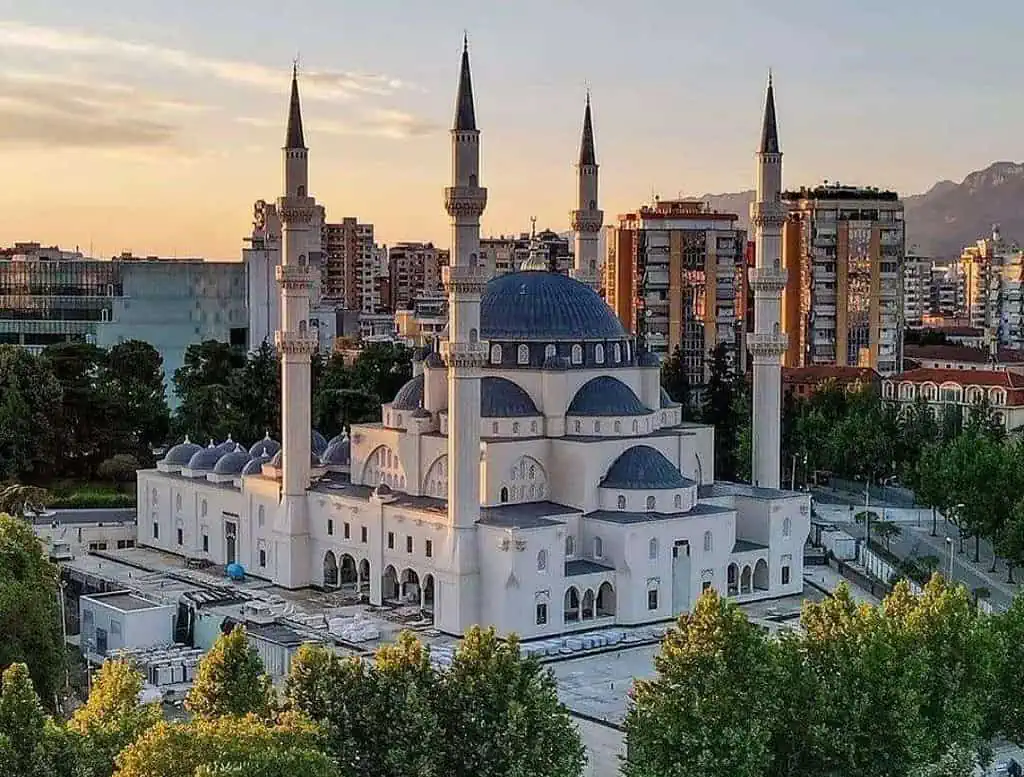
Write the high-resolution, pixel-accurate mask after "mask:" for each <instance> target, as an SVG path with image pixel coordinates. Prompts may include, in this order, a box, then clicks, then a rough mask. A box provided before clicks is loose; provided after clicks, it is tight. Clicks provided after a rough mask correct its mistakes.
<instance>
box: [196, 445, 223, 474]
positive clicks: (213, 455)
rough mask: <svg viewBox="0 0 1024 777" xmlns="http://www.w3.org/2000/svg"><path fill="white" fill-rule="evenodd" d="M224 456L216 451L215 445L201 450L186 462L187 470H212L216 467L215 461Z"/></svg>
mask: <svg viewBox="0 0 1024 777" xmlns="http://www.w3.org/2000/svg"><path fill="white" fill-rule="evenodd" d="M223 455H224V454H223V453H222V452H221V451H220V450H218V449H217V447H216V446H215V445H210V446H209V447H208V448H202V449H200V450H198V451H196V452H195V453H193V454H192V458H191V459H189V460H188V465H187V466H188V468H189V469H194V470H196V471H200V470H204V469H213V468H214V467H215V466H216V465H217V461H218V460H219V459H220V457H221V456H223Z"/></svg>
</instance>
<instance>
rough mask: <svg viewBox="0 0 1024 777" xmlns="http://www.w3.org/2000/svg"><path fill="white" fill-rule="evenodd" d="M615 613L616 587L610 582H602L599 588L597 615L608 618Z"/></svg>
mask: <svg viewBox="0 0 1024 777" xmlns="http://www.w3.org/2000/svg"><path fill="white" fill-rule="evenodd" d="M614 614H615V589H614V588H612V584H611V583H609V582H607V581H606V582H604V583H601V587H600V588H598V589H597V617H598V618H607V617H609V616H612V615H614Z"/></svg>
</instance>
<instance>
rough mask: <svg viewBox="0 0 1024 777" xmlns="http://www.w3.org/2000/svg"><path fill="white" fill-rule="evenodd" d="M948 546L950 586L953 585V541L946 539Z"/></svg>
mask: <svg viewBox="0 0 1024 777" xmlns="http://www.w3.org/2000/svg"><path fill="white" fill-rule="evenodd" d="M946 545H947V546H948V547H949V585H953V539H952V537H946Z"/></svg>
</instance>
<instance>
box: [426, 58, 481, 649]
mask: <svg viewBox="0 0 1024 777" xmlns="http://www.w3.org/2000/svg"><path fill="white" fill-rule="evenodd" d="M451 136H452V185H451V186H449V187H447V188H446V189H445V190H444V206H445V209H446V210H447V211H448V215H449V216H451V219H452V246H451V260H450V264H449V266H448V267H446V268H445V272H444V283H445V288H446V289H447V291H448V341H447V343H443V344H442V353H443V354H444V356H445V358H446V360H447V362H448V519H449V521H450V522H451V524H452V526H453V532H452V534H453V548H452V550H453V560H454V564H453V567H454V568H455V569H456V570H457V572H456V574H457V579H456V580H454V581H452V582H453V583H454V585H453V586H452V587H451V588H448V589H447V590H450V591H452V592H453V596H447V591H446V598H445V599H442V603H441V613H440V618H439V622H438V628H440V629H441V630H442V631H445V632H448V633H454V634H461V633H463V632H464V631H465V630H466V629H467V628H469V627H470V626H471V625H473V624H475V623H478V622H479V610H478V602H477V597H478V588H479V585H478V583H477V581H478V577H479V568H478V562H477V553H476V525H475V524H476V522H477V520H478V519H479V517H480V378H481V372H482V368H483V365H484V361H485V359H486V355H487V344H486V343H484V342H482V341H481V340H480V295H481V294H482V293H483V290H484V287H485V285H486V282H487V272H486V268H485V267H484V266H483V265H482V264H481V263H480V261H479V257H480V214H482V213H483V212H484V208H485V207H486V205H487V190H486V189H484V188H482V187H481V186H480V131H479V130H478V129H477V128H476V113H475V111H474V109H473V84H472V80H471V78H470V72H469V44H468V41H467V40H465V39H464V40H463V47H462V67H461V70H460V72H459V92H458V96H457V97H456V99H455V124H454V126H453V127H452V131H451ZM453 599H454V601H452V600H453Z"/></svg>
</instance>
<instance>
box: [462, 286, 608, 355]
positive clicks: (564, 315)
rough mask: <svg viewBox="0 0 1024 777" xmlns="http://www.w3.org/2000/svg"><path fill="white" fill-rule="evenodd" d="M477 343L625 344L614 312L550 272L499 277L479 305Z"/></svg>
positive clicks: (583, 288) (589, 291)
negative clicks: (566, 341)
mask: <svg viewBox="0 0 1024 777" xmlns="http://www.w3.org/2000/svg"><path fill="white" fill-rule="evenodd" d="M480 330H481V331H480V339H481V340H605V339H619V338H622V339H625V338H626V337H627V334H626V331H625V330H624V329H623V328H622V322H621V321H619V319H618V317H617V316H616V315H615V312H614V311H613V310H612V309H611V308H610V307H609V306H608V305H607V303H605V301H604V300H603V299H601V297H600V295H598V293H597V292H596V291H594V290H593V289H591V288H590V287H589V286H586V285H584V284H582V283H580V282H579V281H576V280H574V279H572V278H569V277H568V276H566V275H562V274H560V273H553V272H543V271H536V270H529V271H526V272H517V273H508V274H506V275H499V276H498V277H497V278H494V279H493V280H491V281H490V282H489V283H488V284H487V289H486V290H485V291H484V294H483V297H482V298H481V299H480Z"/></svg>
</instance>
